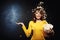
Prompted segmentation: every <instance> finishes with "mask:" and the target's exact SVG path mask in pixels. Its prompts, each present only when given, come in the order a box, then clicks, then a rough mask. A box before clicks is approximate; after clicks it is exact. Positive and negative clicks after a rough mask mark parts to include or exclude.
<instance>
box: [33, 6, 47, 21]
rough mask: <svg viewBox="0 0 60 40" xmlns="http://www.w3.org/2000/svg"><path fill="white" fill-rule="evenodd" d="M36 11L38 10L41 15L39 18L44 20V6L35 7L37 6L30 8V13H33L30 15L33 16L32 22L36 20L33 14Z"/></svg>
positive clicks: (45, 15)
mask: <svg viewBox="0 0 60 40" xmlns="http://www.w3.org/2000/svg"><path fill="white" fill-rule="evenodd" d="M36 11H40V14H41V15H42V16H41V18H40V20H45V19H46V17H47V14H46V11H45V10H44V8H43V7H37V8H35V9H33V10H32V13H33V16H32V17H33V21H34V22H36V16H35V14H34V13H35V12H36Z"/></svg>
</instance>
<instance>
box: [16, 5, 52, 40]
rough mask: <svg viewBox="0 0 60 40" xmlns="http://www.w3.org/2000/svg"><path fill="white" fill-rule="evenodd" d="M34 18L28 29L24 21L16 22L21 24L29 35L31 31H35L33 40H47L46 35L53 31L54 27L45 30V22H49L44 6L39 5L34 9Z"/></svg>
mask: <svg viewBox="0 0 60 40" xmlns="http://www.w3.org/2000/svg"><path fill="white" fill-rule="evenodd" d="M32 12H33V20H32V21H30V22H29V26H28V29H26V26H25V25H24V23H22V22H20V23H16V24H18V25H19V24H21V25H22V29H23V30H24V32H25V34H26V36H27V37H29V36H30V35H31V32H32V31H33V35H32V38H31V40H45V37H47V34H49V33H51V32H52V30H53V29H49V30H45V31H44V27H45V24H48V22H47V21H46V20H45V19H46V16H47V15H46V12H45V10H44V8H43V7H41V6H40V7H37V8H36V9H34V10H33V11H32Z"/></svg>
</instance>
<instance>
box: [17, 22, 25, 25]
mask: <svg viewBox="0 0 60 40" xmlns="http://www.w3.org/2000/svg"><path fill="white" fill-rule="evenodd" d="M16 24H17V25H20V24H21V25H24V23H22V22H19V23H16Z"/></svg>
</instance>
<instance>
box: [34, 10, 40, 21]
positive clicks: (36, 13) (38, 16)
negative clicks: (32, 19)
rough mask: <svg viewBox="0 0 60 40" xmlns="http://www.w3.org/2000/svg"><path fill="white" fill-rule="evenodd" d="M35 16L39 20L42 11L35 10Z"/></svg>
mask: <svg viewBox="0 0 60 40" xmlns="http://www.w3.org/2000/svg"><path fill="white" fill-rule="evenodd" d="M35 16H36V18H37V19H38V20H39V19H40V18H41V14H40V11H38V10H37V11H36V12H35Z"/></svg>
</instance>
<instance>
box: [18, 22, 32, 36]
mask: <svg viewBox="0 0 60 40" xmlns="http://www.w3.org/2000/svg"><path fill="white" fill-rule="evenodd" d="M19 24H21V25H22V29H23V30H24V32H25V34H26V36H27V37H29V36H30V34H31V22H29V26H28V29H26V26H25V25H24V24H23V23H22V22H20V23H18V25H19Z"/></svg>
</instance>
